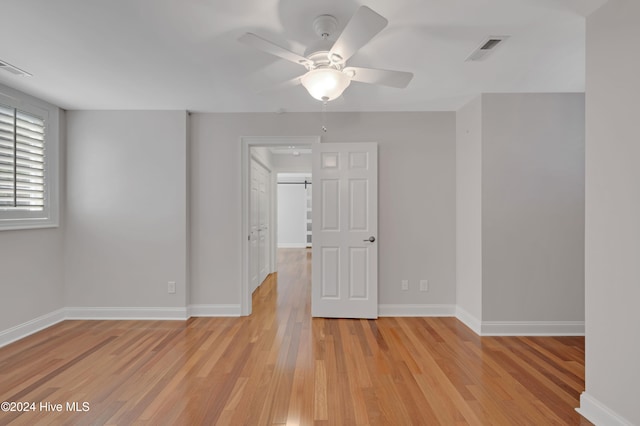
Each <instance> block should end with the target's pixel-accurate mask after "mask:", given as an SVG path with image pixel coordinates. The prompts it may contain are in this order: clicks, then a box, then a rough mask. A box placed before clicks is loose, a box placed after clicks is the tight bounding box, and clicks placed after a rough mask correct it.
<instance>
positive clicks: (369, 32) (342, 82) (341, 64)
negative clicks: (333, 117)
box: [239, 6, 413, 103]
mask: <svg viewBox="0 0 640 426" xmlns="http://www.w3.org/2000/svg"><path fill="white" fill-rule="evenodd" d="M387 23H388V21H387V20H386V19H385V18H384V17H383V16H380V15H379V14H377V13H376V12H374V11H373V10H371V9H370V8H368V7H366V6H361V7H360V8H359V9H358V10H357V11H356V13H355V14H354V15H353V16H352V17H351V19H350V20H349V22H348V23H347V25H346V26H345V28H344V30H343V31H342V33H341V34H340V36H339V37H338V39H337V40H336V42H335V43H332V42H331V41H329V37H330V36H331V34H333V33H335V31H336V29H337V27H338V20H337V19H336V18H335V17H334V16H331V15H320V16H318V17H317V18H316V19H315V20H314V21H313V28H314V30H315V32H316V34H318V35H319V36H320V38H321V39H320V40H319V41H318V42H317V43H315V44H313V45H312V46H309V47H308V48H307V50H306V51H305V52H304V56H302V55H299V54H297V53H294V52H292V51H290V50H288V49H285V48H284V47H281V46H278V45H277V44H274V43H272V42H270V41H269V40H266V39H264V38H262V37H260V36H258V35H256V34H253V33H246V34H244V35H243V36H242V37H240V38H239V40H240V41H241V42H243V43H246V44H248V45H250V46H253V47H255V48H257V49H259V50H262V51H264V52H267V53H270V54H272V55H275V56H278V57H280V58H282V59H286V60H287V61H290V62H293V63H296V64H299V65H302V66H303V67H305V68H306V69H307V72H306V73H305V74H303V75H301V76H298V77H296V78H294V79H291V80H288V81H285V82H284V83H281V84H279V85H278V86H277V87H278V88H283V87H288V86H295V85H298V84H302V86H304V87H305V89H307V91H308V92H309V94H310V95H311V96H313V97H314V98H315V99H317V100H319V101H323V102H325V103H326V102H328V101H332V100H334V99H336V98H338V97H340V95H342V92H344V90H345V89H346V88H347V87H348V86H349V84H351V82H352V81H358V82H361V83H369V84H377V85H382V86H390V87H396V88H401V89H402V88H405V87H407V85H408V84H409V82H410V81H411V79H412V78H413V74H412V73H410V72H404V71H390V70H381V69H374V68H361V67H348V66H346V62H347V61H348V60H349V58H351V56H353V55H354V54H355V53H356V52H357V51H358V50H359V49H360V48H361V47H363V46H364V45H365V44H367V43H368V42H369V41H370V40H371V39H372V38H373V37H374V36H375V35H376V34H378V33H379V32H380V31H382V29H383V28H384V27H386V26H387Z"/></svg>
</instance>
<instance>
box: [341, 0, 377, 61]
mask: <svg viewBox="0 0 640 426" xmlns="http://www.w3.org/2000/svg"><path fill="white" fill-rule="evenodd" d="M387 23H388V21H387V20H386V19H385V18H384V17H383V16H380V15H378V14H377V13H376V12H374V11H373V10H371V9H369V8H368V7H367V6H361V7H360V9H358V10H357V11H356V13H355V14H354V15H353V16H352V17H351V20H350V21H349V22H347V26H346V27H344V30H343V31H342V34H340V37H338V40H336V42H335V43H334V45H333V47H332V48H331V53H330V57H331V55H339V56H340V57H341V58H342V61H346V60H347V59H349V58H350V57H351V56H353V54H354V53H356V52H357V51H358V50H359V49H360V48H361V47H362V46H364V45H365V44H367V43H368V42H369V40H371V39H372V38H373V37H374V36H375V35H376V34H378V33H379V32H380V31H382V29H383V28H384V27H386V26H387Z"/></svg>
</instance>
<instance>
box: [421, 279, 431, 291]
mask: <svg viewBox="0 0 640 426" xmlns="http://www.w3.org/2000/svg"><path fill="white" fill-rule="evenodd" d="M420 291H429V281H427V280H420Z"/></svg>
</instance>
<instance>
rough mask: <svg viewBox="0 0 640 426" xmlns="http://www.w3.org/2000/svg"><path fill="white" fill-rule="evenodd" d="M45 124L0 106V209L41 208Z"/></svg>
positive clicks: (28, 114)
mask: <svg viewBox="0 0 640 426" xmlns="http://www.w3.org/2000/svg"><path fill="white" fill-rule="evenodd" d="M45 165H46V163H45V121H44V119H43V118H42V117H38V116H36V115H34V114H32V113H28V112H23V111H20V110H19V109H17V108H12V107H10V106H7V105H2V104H0V209H3V210H23V211H42V210H44V208H45V201H46V200H45Z"/></svg>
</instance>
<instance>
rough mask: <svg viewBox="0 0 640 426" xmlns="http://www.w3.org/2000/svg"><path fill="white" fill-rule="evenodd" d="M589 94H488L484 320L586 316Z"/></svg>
mask: <svg viewBox="0 0 640 426" xmlns="http://www.w3.org/2000/svg"><path fill="white" fill-rule="evenodd" d="M584 120H585V119H584V95H582V94H500V95H493V94H489V95H482V320H483V321H583V320H584V126H585V121H584Z"/></svg>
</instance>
